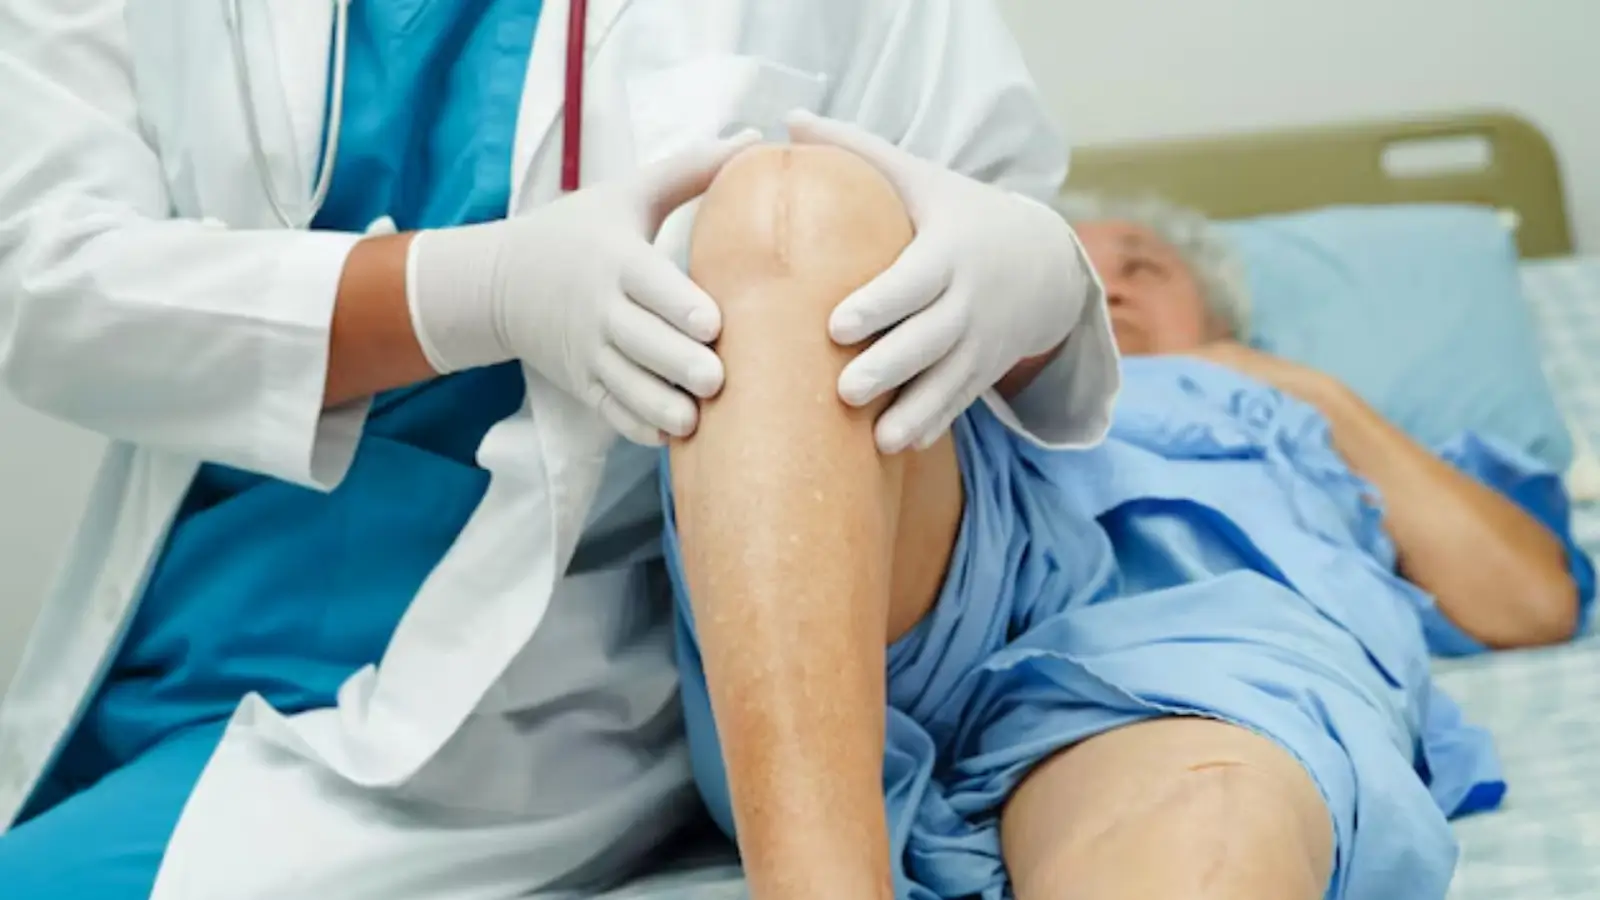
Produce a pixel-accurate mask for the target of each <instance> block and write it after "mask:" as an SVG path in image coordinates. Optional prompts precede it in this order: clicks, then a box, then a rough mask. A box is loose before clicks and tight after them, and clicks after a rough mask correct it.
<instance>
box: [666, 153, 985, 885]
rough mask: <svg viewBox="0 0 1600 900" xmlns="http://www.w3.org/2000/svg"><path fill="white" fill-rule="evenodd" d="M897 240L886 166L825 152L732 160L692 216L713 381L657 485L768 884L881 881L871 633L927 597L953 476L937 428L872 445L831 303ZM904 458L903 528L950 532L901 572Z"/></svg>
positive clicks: (899, 228)
mask: <svg viewBox="0 0 1600 900" xmlns="http://www.w3.org/2000/svg"><path fill="white" fill-rule="evenodd" d="M910 238H911V227H910V223H909V220H908V218H907V216H906V213H905V211H904V208H903V207H902V206H901V204H900V202H899V199H898V197H897V196H896V195H895V193H894V191H893V189H892V188H891V187H890V186H889V185H888V183H887V182H886V181H884V180H883V178H882V177H881V176H879V175H878V173H877V172H876V171H874V170H873V169H872V168H871V167H870V166H868V165H867V164H866V163H864V162H862V161H860V160H858V159H856V158H855V157H852V156H849V155H847V154H844V153H842V152H840V151H836V150H828V149H823V148H801V147H795V148H786V149H777V148H761V149H757V150H754V151H751V152H749V153H747V154H745V155H744V156H742V157H740V158H739V159H736V160H735V161H733V162H732V163H730V164H729V165H728V167H727V168H725V169H724V171H723V173H722V174H721V176H719V178H718V179H717V182H716V183H715V184H713V185H712V187H711V189H710V190H709V191H708V192H707V194H706V196H705V198H704V200H703V202H702V204H701V209H700V212H699V215H698V218H697V222H696V227H695V234H694V240H693V250H692V259H691V265H690V269H691V274H692V275H693V276H694V277H695V279H696V280H697V281H698V282H699V283H700V284H701V285H702V286H703V287H704V288H705V289H706V290H707V292H708V293H710V294H711V295H712V296H713V297H715V298H716V299H717V301H718V303H719V305H720V306H721V307H722V311H723V332H722V336H721V338H720V340H719V343H718V352H719V354H720V355H721V357H722V359H723V363H724V365H725V367H726V370H727V379H726V385H727V386H726V388H725V389H724V391H723V392H722V394H721V395H720V396H718V397H717V398H715V399H714V400H711V401H708V402H707V403H705V404H703V406H702V410H701V417H700V426H699V430H698V431H697V432H696V434H695V435H694V436H693V437H692V438H690V439H689V440H687V441H683V442H681V443H678V444H676V445H675V446H674V447H673V448H672V451H671V468H672V482H673V490H674V494H675V497H676V516H677V526H678V531H679V535H680V543H681V547H682V553H683V570H684V575H685V578H686V581H687V582H688V589H689V593H690V597H691V602H692V608H693V611H694V616H695V625H696V633H697V638H698V641H699V646H700V651H701V656H702V659H703V662H704V667H705V675H706V680H707V686H708V688H709V691H710V696H711V703H712V710H713V714H714V717H715V719H716V724H717V730H718V733H719V737H720V740H721V744H722V748H723V754H724V761H725V764H726V769H727V773H728V786H729V791H730V794H731V798H732V805H733V812H734V818H735V822H736V825H737V830H738V836H739V845H740V850H741V853H742V855H743V856H744V861H745V867H746V873H747V876H748V878H749V880H750V885H751V891H752V894H753V895H755V896H757V897H760V898H763V900H766V898H774V897H787V896H796V897H800V896H804V897H807V898H810V897H814V896H854V897H861V896H886V895H887V894H888V892H889V890H890V886H889V883H888V872H889V868H888V865H889V860H888V835H887V826H886V823H885V821H884V806H883V796H882V766H883V744H884V722H885V718H884V710H885V696H884V693H885V692H884V669H885V659H884V657H885V653H884V646H885V643H886V642H887V640H888V639H889V638H891V637H892V636H893V632H898V631H902V630H904V629H905V628H909V626H910V623H913V622H914V621H915V620H916V619H917V618H919V617H920V615H921V613H922V612H923V611H925V610H926V609H927V606H928V605H929V604H931V602H932V598H933V597H934V596H935V594H936V593H937V587H938V583H939V582H940V581H941V580H942V574H943V561H944V559H945V558H946V557H947V556H948V552H949V546H950V544H951V543H953V539H954V533H955V523H956V521H957V520H958V519H959V517H960V480H959V473H958V472H957V471H956V469H955V459H954V453H953V450H952V448H951V446H950V445H949V442H948V441H946V442H945V443H944V444H943V445H941V446H940V447H939V448H936V449H935V451H933V452H932V453H930V454H928V455H926V456H922V457H907V456H897V457H882V456H880V455H879V454H878V452H877V448H876V446H875V444H874V442H873V435H872V424H873V420H874V418H875V416H876V415H877V413H878V412H879V408H870V409H864V410H852V409H850V408H849V407H847V406H845V405H844V404H843V403H842V402H841V401H840V400H839V399H838V396H837V392H836V387H835V386H836V383H837V379H838V376H839V372H840V371H841V369H842V368H843V367H844V364H845V363H846V362H847V361H848V360H849V358H850V357H851V356H853V352H852V351H849V350H845V349H841V348H839V347H837V346H835V345H834V344H833V343H832V342H831V341H830V340H829V338H828V334H827V318H828V315H829V313H830V312H831V311H832V309H833V307H834V306H835V305H836V304H837V303H838V302H839V301H840V300H841V299H843V298H844V297H845V296H846V295H847V294H848V293H849V292H850V291H852V290H854V289H855V288H857V287H859V286H861V285H862V284H865V283H866V282H867V281H868V280H870V279H871V278H872V277H874V276H875V275H877V274H878V273H879V272H881V271H882V270H884V269H886V268H887V267H888V266H889V265H890V264H891V263H892V262H893V261H894V259H895V258H896V256H897V255H898V254H899V252H900V251H901V249H903V247H904V246H905V245H906V244H907V243H908V242H909V240H910ZM929 473H937V474H938V475H940V476H941V477H940V478H937V479H935V478H930V477H928V475H929ZM908 474H909V475H911V476H913V477H915V478H916V479H917V482H918V490H917V497H918V499H917V501H916V504H917V511H918V514H919V516H921V517H922V519H925V520H927V521H926V522H921V521H919V523H918V524H917V526H916V527H915V528H912V529H908V532H909V533H914V534H916V535H917V536H918V538H919V539H920V540H927V539H932V540H933V541H934V542H935V543H937V541H938V539H939V535H940V534H942V533H944V532H948V538H947V540H946V543H945V544H944V546H943V547H942V551H943V552H940V550H941V548H940V547H937V546H932V547H928V548H924V549H923V552H922V553H921V554H920V555H918V557H917V558H918V565H914V566H907V567H906V569H907V571H905V572H899V573H897V572H896V571H895V567H896V560H897V559H899V558H900V557H902V556H906V555H910V554H905V553H903V552H901V551H899V550H898V549H897V535H898V534H899V532H900V527H899V525H900V522H899V518H900V509H901V504H902V497H901V493H902V488H903V486H904V485H905V480H906V478H907V477H908ZM930 506H931V507H932V508H931V509H930V508H929V507H930ZM930 522H931V523H932V524H928V523H930ZM929 559H934V560H937V565H930V564H929V563H928V562H927V560H929Z"/></svg>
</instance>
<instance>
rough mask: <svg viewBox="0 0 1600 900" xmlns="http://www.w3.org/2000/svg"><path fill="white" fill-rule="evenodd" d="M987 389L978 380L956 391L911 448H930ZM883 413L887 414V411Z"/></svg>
mask: <svg viewBox="0 0 1600 900" xmlns="http://www.w3.org/2000/svg"><path fill="white" fill-rule="evenodd" d="M989 387H991V385H986V384H983V383H982V382H981V381H980V380H979V379H976V378H972V379H970V380H969V381H968V382H967V385H966V387H965V388H963V389H962V390H960V391H957V392H956V394H955V395H954V396H953V397H951V398H950V400H949V401H948V402H946V403H945V405H944V408H943V409H941V410H939V412H938V414H937V415H935V416H934V417H933V418H932V419H930V420H928V424H927V426H926V427H924V428H922V429H921V433H920V434H918V435H917V437H916V439H915V440H914V441H912V442H911V446H912V447H913V448H915V449H916V450H919V451H921V450H926V449H928V448H929V447H932V446H933V445H934V443H936V442H937V441H938V440H939V438H940V437H942V436H943V435H944V433H945V432H947V431H949V430H950V425H951V423H953V422H955V420H956V417H957V416H960V415H961V414H962V413H964V412H966V411H967V407H969V406H971V405H972V404H973V403H974V402H975V401H976V400H977V399H978V398H979V397H980V396H982V395H983V392H984V391H985V390H987V389H988V388H989ZM884 411H885V412H888V410H884Z"/></svg>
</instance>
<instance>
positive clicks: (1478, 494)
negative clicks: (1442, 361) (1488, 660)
mask: <svg viewBox="0 0 1600 900" xmlns="http://www.w3.org/2000/svg"><path fill="white" fill-rule="evenodd" d="M1314 405H1316V406H1317V407H1318V409H1319V410H1321V412H1322V413H1323V415H1324V416H1326V417H1327V419H1328V422H1329V425H1330V427H1331V429H1332V433H1333V443H1334V446H1335V448H1336V449H1337V450H1338V451H1339V453H1340V455H1341V456H1343V457H1344V459H1345V461H1346V462H1347V463H1349V464H1350V468H1351V469H1354V470H1355V471H1356V472H1357V473H1358V474H1360V475H1361V476H1362V477H1363V478H1366V479H1367V480H1368V481H1370V482H1372V484H1373V485H1374V486H1375V487H1376V488H1377V489H1378V492H1379V494H1380V495H1381V496H1382V497H1383V502H1384V528H1385V529H1386V530H1387V531H1388V533H1389V536H1390V537H1392V538H1393V539H1394V543H1395V548H1396V550H1397V551H1398V555H1399V568H1400V574H1401V575H1404V576H1405V577H1406V578H1407V579H1408V580H1410V581H1411V582H1413V583H1415V584H1416V585H1417V586H1419V587H1421V588H1422V589H1423V590H1426V591H1427V592H1428V593H1430V594H1432V595H1433V596H1434V599H1435V600H1436V601H1437V602H1438V604H1439V609H1440V611H1442V612H1443V613H1444V614H1445V615H1446V616H1448V617H1449V618H1450V620H1451V621H1452V622H1454V623H1455V624H1456V625H1458V626H1460V627H1461V629H1462V630H1463V631H1465V632H1467V633H1468V634H1470V635H1472V636H1473V637H1474V638H1477V639H1478V640H1479V641H1482V642H1483V643H1484V644H1486V645H1488V646H1490V647H1522V646H1530V645H1536V644H1552V643H1558V642H1560V641H1565V640H1567V639H1569V638H1571V637H1572V634H1573V631H1574V630H1575V629H1576V628H1577V625H1578V589H1577V586H1576V585H1575V584H1574V583H1573V581H1572V576H1571V575H1570V574H1569V572H1568V569H1567V553H1566V549H1565V548H1564V547H1563V546H1562V545H1561V542H1560V540H1559V539H1557V537H1556V536H1555V535H1554V534H1551V533H1550V530H1549V529H1547V528H1545V527H1544V525H1543V524H1541V523H1540V522H1539V521H1538V520H1537V519H1535V518H1533V517H1532V516H1530V515H1528V514H1527V513H1526V512H1524V511H1523V510H1522V509H1521V508H1519V507H1518V506H1517V505H1516V504H1515V503H1513V502H1512V501H1511V500H1509V499H1507V498H1506V497H1504V496H1502V495H1501V494H1500V493H1499V492H1497V491H1495V490H1494V489H1492V488H1490V487H1487V486H1485V485H1483V484H1480V483H1478V482H1477V481H1476V480H1474V479H1473V478H1471V477H1470V476H1468V475H1466V474H1465V473H1463V472H1461V471H1459V470H1458V469H1456V467H1454V466H1452V465H1450V464H1449V463H1448V462H1445V461H1444V460H1442V459H1440V458H1439V457H1437V456H1435V455H1434V454H1433V453H1430V452H1429V451H1428V449H1427V448H1425V447H1423V446H1422V445H1421V444H1418V443H1417V442H1416V441H1413V440H1412V439H1411V438H1410V437H1408V436H1406V434H1405V433H1404V432H1402V431H1401V430H1400V429H1398V428H1396V427H1395V426H1393V425H1391V424H1390V423H1389V422H1387V421H1385V420H1384V418H1383V416H1382V415H1380V414H1379V413H1378V412H1377V411H1376V410H1374V409H1372V408H1371V407H1370V406H1368V405H1367V404H1366V403H1364V402H1362V400H1361V399H1360V398H1359V397H1357V396H1356V395H1355V394H1354V393H1353V392H1351V391H1350V390H1349V389H1347V388H1345V387H1343V386H1342V385H1339V384H1337V383H1333V384H1330V385H1328V386H1326V388H1325V389H1324V390H1323V392H1322V396H1321V397H1320V402H1317V403H1315V404H1314Z"/></svg>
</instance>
